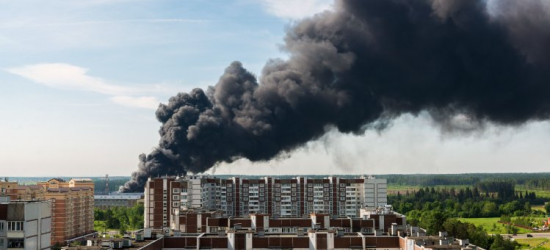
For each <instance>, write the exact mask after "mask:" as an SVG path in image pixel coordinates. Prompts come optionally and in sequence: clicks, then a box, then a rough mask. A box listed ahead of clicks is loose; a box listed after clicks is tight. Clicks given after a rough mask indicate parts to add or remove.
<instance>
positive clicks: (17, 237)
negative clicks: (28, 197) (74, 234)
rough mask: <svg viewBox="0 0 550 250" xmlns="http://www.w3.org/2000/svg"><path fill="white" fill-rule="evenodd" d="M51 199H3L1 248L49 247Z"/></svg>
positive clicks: (0, 205)
mask: <svg viewBox="0 0 550 250" xmlns="http://www.w3.org/2000/svg"><path fill="white" fill-rule="evenodd" d="M51 209H52V204H51V201H10V200H9V198H0V250H4V249H14V250H49V249H50V247H51V224H52V219H51V218H52V216H51Z"/></svg>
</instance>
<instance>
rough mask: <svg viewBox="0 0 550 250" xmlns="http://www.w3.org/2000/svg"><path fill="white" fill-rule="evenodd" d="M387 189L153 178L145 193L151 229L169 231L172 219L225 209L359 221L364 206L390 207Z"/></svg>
mask: <svg viewBox="0 0 550 250" xmlns="http://www.w3.org/2000/svg"><path fill="white" fill-rule="evenodd" d="M386 189H387V184H386V180H384V179H374V178H366V177H362V178H356V179H344V178H339V177H328V178H323V179H312V178H306V177H296V178H292V179H278V178H272V177H265V178H261V179H246V178H238V177H233V178H230V179H218V178H215V177H210V176H203V175H192V176H188V177H184V178H182V177H159V178H153V179H151V178H150V179H149V180H148V182H147V183H146V186H145V191H144V196H145V197H144V199H145V227H146V228H147V227H152V228H162V227H169V226H170V225H169V222H170V220H171V217H172V214H174V213H175V212H176V211H179V210H180V209H193V208H201V209H204V210H220V211H223V213H224V214H223V215H225V216H246V215H248V214H250V213H259V214H272V215H274V216H277V217H300V216H304V215H308V214H310V213H315V212H317V213H326V214H330V215H337V216H348V217H358V216H359V210H360V208H362V207H378V206H382V205H385V204H387V191H386Z"/></svg>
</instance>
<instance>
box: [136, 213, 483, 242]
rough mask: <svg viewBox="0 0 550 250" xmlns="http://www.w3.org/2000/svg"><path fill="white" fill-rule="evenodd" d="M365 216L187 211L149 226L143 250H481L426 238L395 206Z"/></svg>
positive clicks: (442, 238) (448, 239)
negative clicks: (161, 225) (168, 223)
mask: <svg viewBox="0 0 550 250" xmlns="http://www.w3.org/2000/svg"><path fill="white" fill-rule="evenodd" d="M361 215H362V216H361V217H355V218H351V217H343V216H336V215H329V214H320V213H312V214H310V215H309V216H307V217H279V216H275V215H269V214H254V213H253V214H250V215H248V216H242V217H231V216H225V215H224V214H223V212H220V211H196V210H186V211H183V210H182V211H181V213H179V214H175V215H174V216H173V217H172V218H173V222H172V223H173V224H172V228H171V229H162V230H160V229H156V230H155V229H151V228H148V229H147V228H146V229H145V232H146V233H145V234H149V235H150V236H151V237H153V238H155V237H157V238H159V239H158V240H157V241H155V242H154V243H151V244H149V245H147V246H145V247H143V248H142V249H141V250H161V249H189V248H193V249H232V250H233V249H247V250H253V249H312V250H314V249H338V250H339V249H342V250H343V249H367V250H482V249H481V248H478V247H476V246H474V245H471V244H468V241H467V240H458V239H454V238H452V237H447V234H446V233H444V232H441V233H440V234H439V235H437V236H426V231H425V230H423V229H421V228H418V227H411V226H409V225H407V224H406V217H405V216H403V215H401V214H399V213H396V212H394V211H393V210H392V208H391V206H382V207H378V208H363V209H362V211H361ZM176 218H178V219H176ZM175 220H179V222H177V223H176V222H175ZM178 223H179V224H178ZM147 232H149V233H147ZM151 232H153V234H151ZM155 233H156V236H155V235H154V234H155Z"/></svg>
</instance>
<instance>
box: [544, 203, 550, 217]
mask: <svg viewBox="0 0 550 250" xmlns="http://www.w3.org/2000/svg"><path fill="white" fill-rule="evenodd" d="M544 209H546V214H547V215H549V216H550V202H546V205H544Z"/></svg>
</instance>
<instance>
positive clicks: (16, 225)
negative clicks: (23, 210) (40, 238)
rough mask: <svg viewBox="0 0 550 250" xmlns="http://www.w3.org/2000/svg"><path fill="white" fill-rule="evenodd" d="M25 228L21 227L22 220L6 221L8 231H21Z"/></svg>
mask: <svg viewBox="0 0 550 250" xmlns="http://www.w3.org/2000/svg"><path fill="white" fill-rule="evenodd" d="M23 230H25V229H24V227H23V222H22V221H8V231H23Z"/></svg>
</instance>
